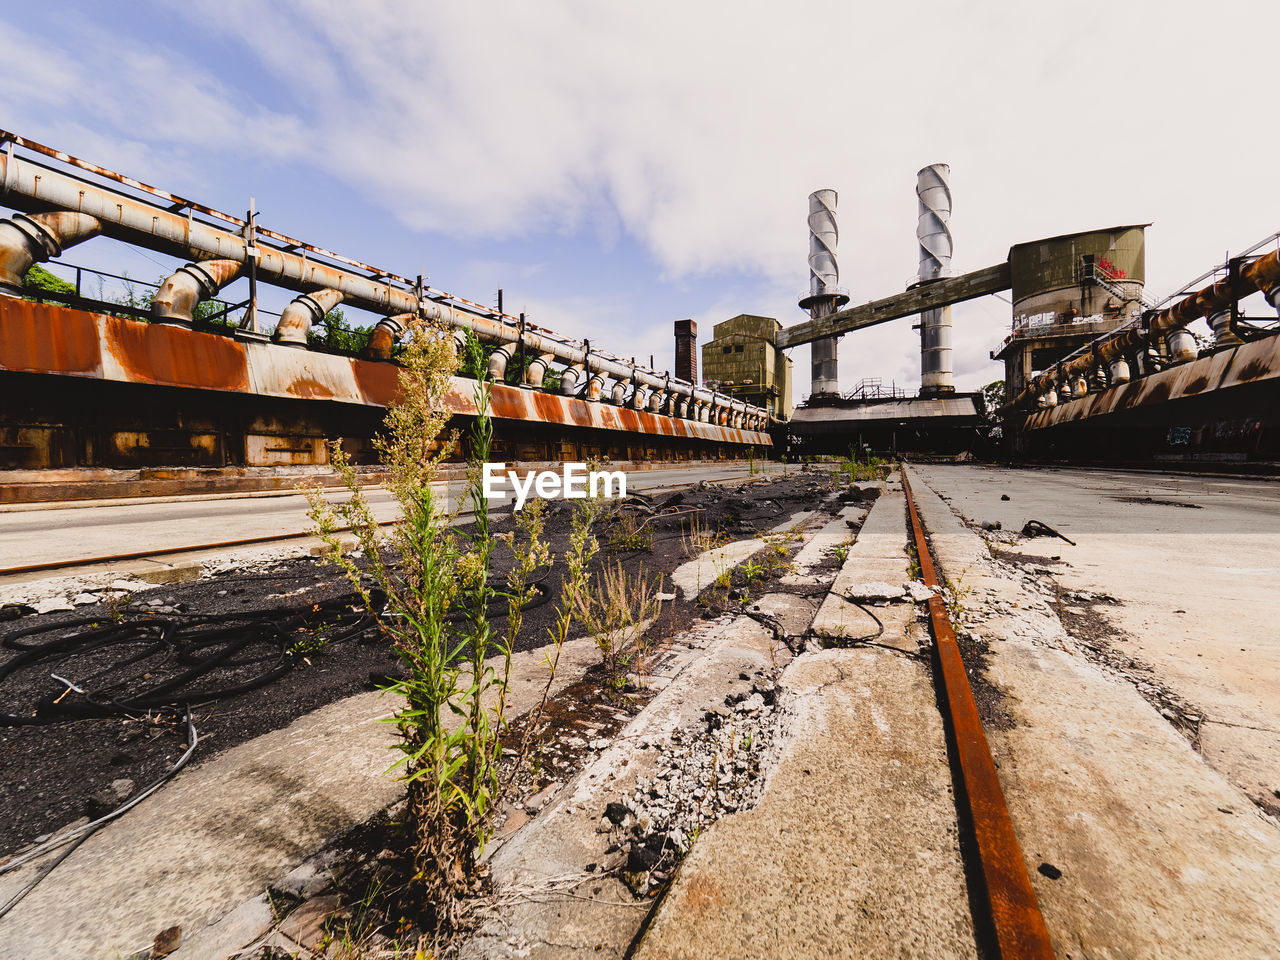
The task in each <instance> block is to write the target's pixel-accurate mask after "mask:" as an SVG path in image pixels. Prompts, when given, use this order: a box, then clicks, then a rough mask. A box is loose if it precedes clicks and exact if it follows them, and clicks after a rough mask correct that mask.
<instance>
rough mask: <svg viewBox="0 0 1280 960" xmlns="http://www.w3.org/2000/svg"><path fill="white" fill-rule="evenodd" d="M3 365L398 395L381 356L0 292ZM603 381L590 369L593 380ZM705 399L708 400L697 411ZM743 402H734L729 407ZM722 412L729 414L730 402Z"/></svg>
mask: <svg viewBox="0 0 1280 960" xmlns="http://www.w3.org/2000/svg"><path fill="white" fill-rule="evenodd" d="M6 370H7V371H14V372H22V373H37V374H47V375H54V376H72V377H86V378H92V379H98V380H112V381H118V382H122V383H135V384H151V385H156V386H166V387H181V388H189V389H195V390H213V391H224V392H230V393H238V394H246V395H254V396H262V397H276V398H285V399H292V400H321V401H329V402H332V403H338V404H352V405H358V406H374V407H385V406H387V404H389V403H390V402H392V401H393V400H394V399H395V397H396V396H397V395H398V393H399V368H398V367H396V366H393V365H391V364H387V363H377V362H373V361H368V360H358V359H354V358H351V357H344V356H337V355H334V354H326V353H316V352H311V351H303V350H293V349H290V348H288V347H285V346H280V345H277V344H268V343H256V342H241V341H238V340H234V339H232V338H230V337H223V336H218V335H216V334H212V333H202V332H198V331H193V330H189V329H186V328H184V327H180V326H169V325H165V324H158V323H143V322H139V321H135V320H127V319H123V318H121V317H111V316H104V315H101V314H91V313H86V312H84V311H80V310H72V309H69V308H66V307H59V306H53V305H49V304H37V303H31V302H28V301H25V300H18V299H14V298H9V297H0V371H6ZM603 379H604V378H603V377H601V376H599V375H597V376H595V377H593V378H592V383H593V384H602V383H603ZM474 386H475V385H474V382H473V381H471V380H468V379H466V378H463V377H454V378H453V381H452V386H451V387H450V390H449V392H448V396H447V397H446V406H447V409H448V410H449V411H450V412H451V413H454V414H459V415H474V414H475V412H476V411H475V406H474V403H473V401H472V400H471V399H470V398H471V397H472V394H473V391H474ZM598 396H599V394H598V392H597V393H596V397H597V398H598ZM727 402H728V401H727V399H726V403H727ZM710 406H711V405H710V402H709V401H708V402H707V403H706V404H704V405H703V410H704V411H709V410H710ZM741 407H742V405H741V404H740V402H739V404H737V405H736V408H739V409H740V408H741ZM721 409H723V410H724V411H726V413H727V411H728V410H729V409H730V407H728V406H724V405H722V407H721ZM493 414H494V416H495V417H498V418H500V419H502V418H513V419H519V420H528V421H534V422H544V423H549V424H555V425H559V426H562V427H565V428H570V429H573V428H577V427H586V428H592V429H597V430H627V431H635V432H638V433H648V434H653V435H656V436H666V437H677V438H688V439H694V440H702V441H708V442H713V443H725V444H755V445H758V446H768V445H770V442H771V441H770V439H769V435H768V433H765V432H762V431H747V430H736V429H732V428H728V427H724V426H719V425H715V424H708V423H697V424H695V423H692V422H689V421H682V420H678V419H676V418H672V417H666V416H661V415H658V414H653V413H650V412H648V411H642V410H631V409H627V408H619V407H613V406H609V405H607V404H601V403H598V402H597V403H590V402H587V401H583V400H578V399H576V398H573V397H562V396H555V395H553V394H549V393H543V392H540V391H535V390H525V389H522V388H520V387H509V386H506V385H505V384H500V383H498V384H494V385H493ZM308 456H310V455H309V454H308ZM308 462H310V461H308Z"/></svg>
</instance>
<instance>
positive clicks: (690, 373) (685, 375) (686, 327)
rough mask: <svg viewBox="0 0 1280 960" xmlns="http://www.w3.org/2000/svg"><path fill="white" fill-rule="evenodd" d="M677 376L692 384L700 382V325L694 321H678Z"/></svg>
mask: <svg viewBox="0 0 1280 960" xmlns="http://www.w3.org/2000/svg"><path fill="white" fill-rule="evenodd" d="M675 375H676V376H677V377H679V378H680V379H681V380H688V381H689V382H690V383H697V382H698V325H697V324H696V323H694V322H693V321H692V320H677V321H676V368H675Z"/></svg>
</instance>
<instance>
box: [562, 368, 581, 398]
mask: <svg viewBox="0 0 1280 960" xmlns="http://www.w3.org/2000/svg"><path fill="white" fill-rule="evenodd" d="M585 373H586V367H585V366H584V365H583V364H581V363H571V364H569V366H567V367H565V368H564V371H563V372H562V373H561V374H560V393H561V394H562V395H563V396H566V397H575V396H577V395H578V387H579V386H580V385H581V382H582V377H583V376H584V374H585Z"/></svg>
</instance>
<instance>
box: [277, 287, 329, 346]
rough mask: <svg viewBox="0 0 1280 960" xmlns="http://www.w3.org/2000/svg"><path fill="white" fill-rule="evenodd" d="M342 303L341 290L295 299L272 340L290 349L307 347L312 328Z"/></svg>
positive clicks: (284, 312)
mask: <svg viewBox="0 0 1280 960" xmlns="http://www.w3.org/2000/svg"><path fill="white" fill-rule="evenodd" d="M341 302H342V292H341V291H340V290H316V291H315V292H314V293H304V294H302V295H301V296H298V297H296V298H294V299H293V301H291V302H290V303H289V305H288V306H287V307H285V308H284V310H283V311H282V312H281V313H280V323H279V324H277V325H276V332H275V334H274V335H273V336H272V338H271V339H272V340H274V341H275V342H276V343H282V344H284V345H285V346H289V347H306V345H307V334H308V333H310V332H311V328H312V327H314V326H315V325H316V324H318V323H319V322H320V321H321V320H323V319H324V318H325V315H326V314H327V313H328V312H329V311H330V310H332V309H333V308H334V307H336V306H337V305H338V304H340V303H341Z"/></svg>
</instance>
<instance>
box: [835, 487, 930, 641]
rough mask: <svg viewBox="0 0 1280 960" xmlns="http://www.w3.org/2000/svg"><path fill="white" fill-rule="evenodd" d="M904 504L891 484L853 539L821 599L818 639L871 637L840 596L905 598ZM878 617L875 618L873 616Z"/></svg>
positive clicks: (866, 620)
mask: <svg viewBox="0 0 1280 960" xmlns="http://www.w3.org/2000/svg"><path fill="white" fill-rule="evenodd" d="M906 542H907V533H906V500H905V499H904V497H903V494H902V487H901V486H899V485H896V484H895V485H893V487H892V489H887V490H886V492H885V493H884V494H882V495H881V497H880V498H879V499H878V500H876V502H875V503H874V504H873V505H872V507H871V510H870V512H869V513H868V514H867V518H866V520H865V521H864V522H863V524H862V529H861V530H859V531H858V536H857V539H856V540H855V541H854V543H853V546H851V547H850V548H849V553H848V555H847V556H846V557H845V561H844V564H843V565H841V567H840V571H839V573H837V574H836V578H835V582H834V583H833V584H832V586H831V593H830V594H828V595H827V597H826V599H825V600H823V602H822V606H821V608H820V609H819V610H818V614H817V616H815V617H814V618H813V625H812V630H813V632H814V633H815V634H817V635H818V636H822V637H832V638H841V637H861V636H866V635H867V634H869V633H873V632H874V631H875V629H876V625H875V621H874V620H872V619H871V617H870V616H869V615H868V614H867V612H866V611H865V610H862V609H859V607H858V606H857V605H856V604H853V603H849V602H848V601H847V600H845V599H844V598H845V597H853V598H854V599H859V600H862V599H866V600H882V599H885V598H886V597H889V596H898V597H905V595H906V582H907V573H908V560H907V554H906ZM877 615H878V614H877Z"/></svg>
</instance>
